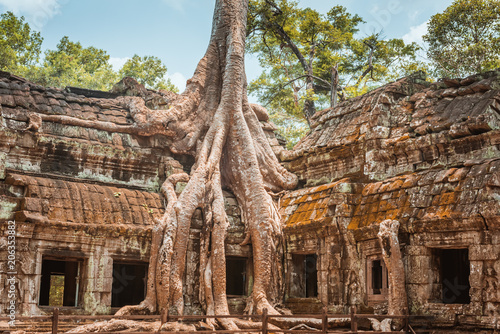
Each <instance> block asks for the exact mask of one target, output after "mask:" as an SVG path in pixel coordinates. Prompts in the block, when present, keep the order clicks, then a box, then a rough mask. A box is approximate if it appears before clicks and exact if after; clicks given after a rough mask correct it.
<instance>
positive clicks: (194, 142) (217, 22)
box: [36, 0, 297, 329]
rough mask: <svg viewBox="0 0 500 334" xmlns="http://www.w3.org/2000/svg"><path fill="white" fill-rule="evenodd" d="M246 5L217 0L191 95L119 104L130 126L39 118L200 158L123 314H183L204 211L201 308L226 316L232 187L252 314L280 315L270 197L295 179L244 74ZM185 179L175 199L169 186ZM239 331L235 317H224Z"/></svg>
mask: <svg viewBox="0 0 500 334" xmlns="http://www.w3.org/2000/svg"><path fill="white" fill-rule="evenodd" d="M247 10H248V3H247V0H217V1H216V3H215V12H214V18H213V27H212V34H211V38H210V42H209V45H208V49H207V51H206V54H205V56H204V57H203V58H202V59H201V61H200V62H199V64H198V66H197V68H196V70H195V73H194V75H193V77H192V78H191V79H190V80H189V81H188V83H187V86H186V90H185V91H184V92H183V93H182V94H180V95H179V96H178V98H177V99H175V100H174V101H173V102H172V103H171V104H170V105H169V106H168V108H167V109H164V110H151V109H149V108H147V107H146V105H145V102H144V99H142V98H140V97H132V96H123V97H120V98H119V99H120V100H121V101H122V103H123V105H124V107H126V108H128V109H129V110H130V115H131V117H132V119H133V120H134V123H132V124H131V125H124V126H121V125H117V124H114V123H106V122H99V121H89V120H81V119H76V118H72V117H68V116H64V115H43V114H40V115H39V116H38V117H39V119H38V120H36V121H38V122H39V121H42V122H43V121H46V120H49V121H52V122H65V123H66V124H73V125H79V126H86V127H92V128H97V129H101V130H104V131H109V132H116V131H119V132H125V133H131V134H136V135H141V136H152V135H155V134H163V135H164V136H166V137H168V138H169V143H168V145H169V148H170V150H171V151H172V152H174V153H176V154H187V155H191V156H193V157H194V159H195V163H194V166H193V167H192V169H191V173H190V175H187V174H183V173H181V174H173V175H170V176H169V177H168V178H167V179H166V181H165V183H164V184H163V186H162V190H163V193H164V194H165V197H166V200H167V203H168V204H167V206H166V210H165V214H164V215H163V217H162V218H161V219H159V220H158V221H157V225H156V227H155V229H154V231H153V237H152V247H151V257H150V263H149V272H148V285H147V294H146V298H145V300H144V301H143V302H142V303H141V304H140V305H136V306H127V307H124V308H123V309H121V310H120V312H119V314H125V313H131V312H155V311H158V310H164V309H169V308H171V307H173V308H174V309H176V311H177V312H178V313H180V314H182V313H183V310H184V300H183V294H182V287H183V278H184V271H185V267H186V250H187V243H188V239H189V237H188V236H189V228H190V224H191V217H192V216H193V214H194V212H195V210H196V209H197V208H201V209H202V211H203V216H204V224H205V229H206V230H207V231H211V233H209V234H208V235H207V239H206V240H205V241H204V246H203V247H202V251H201V252H200V253H201V259H200V280H201V287H200V289H201V290H203V294H202V300H201V301H202V303H204V304H205V306H206V313H208V314H229V310H228V305H227V299H226V265H225V255H224V254H225V250H224V240H225V235H226V229H227V227H228V218H227V216H226V212H225V210H224V202H223V197H222V196H223V195H222V188H229V189H230V190H231V191H232V192H233V193H234V194H235V196H236V199H237V201H238V203H239V205H240V206H241V208H242V215H243V216H244V221H245V224H246V231H247V237H246V241H245V242H247V243H251V244H252V252H253V257H252V259H253V268H254V281H253V288H252V293H251V296H250V298H249V301H248V302H249V305H248V306H249V309H253V311H254V312H262V311H263V309H264V308H266V309H268V311H269V312H270V313H277V311H276V310H275V308H274V307H273V303H274V302H276V298H277V294H278V292H277V285H278V280H279V276H280V275H279V273H278V271H277V270H278V268H279V267H280V266H279V261H278V258H277V254H278V251H277V247H278V244H277V243H278V242H279V240H280V239H281V233H282V231H281V221H280V217H279V214H278V211H277V209H276V207H275V205H274V203H273V200H272V198H271V195H270V192H278V191H281V190H283V189H291V188H293V187H295V186H296V184H297V178H296V176H295V175H293V174H291V173H289V172H287V171H286V170H285V169H284V168H283V167H282V166H281V165H280V163H279V161H278V159H277V158H276V156H275V155H274V153H273V151H272V150H271V147H270V145H269V143H268V140H267V139H266V136H265V134H264V132H263V130H262V127H261V124H260V122H259V120H258V118H257V116H256V113H259V114H261V115H262V113H263V112H264V111H263V110H262V107H259V106H255V105H251V104H250V103H249V102H248V99H247V95H246V78H245V72H244V55H245V33H246V17H247ZM178 181H184V182H187V185H186V187H185V189H184V190H183V191H182V193H181V194H180V195H179V196H178V197H177V196H176V194H175V192H174V191H173V186H174V185H175V183H176V182H178ZM219 321H220V322H221V323H222V325H223V326H224V327H225V328H229V329H235V328H237V325H236V324H235V322H234V321H233V320H228V319H225V320H224V319H220V320H219Z"/></svg>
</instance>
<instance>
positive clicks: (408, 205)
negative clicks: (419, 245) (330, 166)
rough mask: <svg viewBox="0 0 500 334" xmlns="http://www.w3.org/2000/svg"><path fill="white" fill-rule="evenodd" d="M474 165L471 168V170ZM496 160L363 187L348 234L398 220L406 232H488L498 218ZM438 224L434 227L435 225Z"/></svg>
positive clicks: (499, 192)
mask: <svg viewBox="0 0 500 334" xmlns="http://www.w3.org/2000/svg"><path fill="white" fill-rule="evenodd" d="M471 164H473V165H471ZM499 198H500V157H499V158H497V159H492V160H486V161H484V162H482V163H478V162H470V164H467V166H464V167H460V168H449V169H443V170H428V171H423V172H419V173H414V174H408V175H402V176H397V177H393V178H390V179H387V180H384V181H380V182H374V183H369V184H367V185H366V186H365V187H364V188H363V190H362V192H361V196H360V198H359V201H358V203H357V204H356V205H355V206H354V208H353V209H354V210H353V215H352V220H351V222H350V224H349V226H348V228H349V229H357V228H361V227H365V226H369V225H372V224H379V223H380V222H382V221H383V220H385V219H396V220H398V221H399V222H400V223H403V224H405V225H404V228H406V229H410V230H413V231H415V230H422V229H424V230H427V231H432V230H433V229H436V228H438V229H440V230H444V229H446V224H448V225H453V224H457V225H458V226H460V229H462V230H467V229H470V228H471V227H473V228H477V227H480V228H487V226H488V224H489V223H491V225H497V224H498V218H499V217H500V202H499V201H498V199H499ZM436 222H438V224H434V223H436Z"/></svg>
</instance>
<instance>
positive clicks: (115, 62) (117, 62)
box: [109, 57, 130, 71]
mask: <svg viewBox="0 0 500 334" xmlns="http://www.w3.org/2000/svg"><path fill="white" fill-rule="evenodd" d="M129 59H130V58H129V57H124V58H116V57H109V63H110V64H111V66H113V70H115V71H119V70H120V68H122V66H123V65H124V64H125V62H126V61H127V60H129Z"/></svg>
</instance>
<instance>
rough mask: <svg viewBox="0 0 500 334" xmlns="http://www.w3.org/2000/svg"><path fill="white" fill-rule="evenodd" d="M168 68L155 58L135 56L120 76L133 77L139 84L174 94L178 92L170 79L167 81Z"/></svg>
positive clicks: (124, 67)
mask: <svg viewBox="0 0 500 334" xmlns="http://www.w3.org/2000/svg"><path fill="white" fill-rule="evenodd" d="M166 73H167V68H166V67H165V65H163V63H162V61H161V60H160V59H159V58H157V57H154V56H144V57H139V56H138V55H134V56H133V57H132V58H131V59H129V60H127V62H126V63H125V64H124V65H123V67H122V68H121V69H120V72H119V76H120V77H121V78H123V77H132V78H134V79H136V80H137V81H138V82H140V83H141V84H143V85H144V86H146V87H147V88H152V89H157V90H159V89H165V90H170V91H172V92H176V93H177V92H178V91H179V89H177V87H175V86H174V85H173V84H172V82H171V81H170V79H168V80H165V74H166Z"/></svg>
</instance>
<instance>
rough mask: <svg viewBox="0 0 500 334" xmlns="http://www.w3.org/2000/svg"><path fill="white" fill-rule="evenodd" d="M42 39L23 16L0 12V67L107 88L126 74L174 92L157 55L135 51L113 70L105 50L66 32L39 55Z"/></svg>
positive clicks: (57, 83)
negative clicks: (72, 36) (0, 13)
mask: <svg viewBox="0 0 500 334" xmlns="http://www.w3.org/2000/svg"><path fill="white" fill-rule="evenodd" d="M42 41H43V38H42V37H41V35H40V33H39V32H34V31H32V30H31V28H30V26H29V24H28V23H27V22H24V17H20V18H18V17H16V16H15V15H14V14H13V13H12V12H7V13H4V14H2V15H1V20H0V69H1V70H4V71H10V72H13V73H16V74H18V75H21V76H24V77H26V78H27V79H28V80H31V81H33V82H36V83H38V84H41V85H44V86H54V87H61V88H62V87H66V86H75V87H81V88H88V89H96V90H109V89H111V87H112V86H113V85H114V84H115V83H116V82H118V81H119V80H120V78H122V77H124V76H130V77H133V78H134V79H136V80H137V81H139V82H140V83H142V84H144V85H145V86H146V87H147V88H152V89H157V90H158V89H165V90H170V91H173V92H178V89H177V87H175V85H173V84H172V83H171V82H170V80H168V79H165V75H166V73H167V67H166V66H165V65H164V64H163V63H162V61H161V59H159V58H157V57H154V56H143V57H141V56H138V55H137V54H136V55H134V56H133V57H132V58H130V59H128V60H127V61H126V62H125V64H124V65H123V67H122V68H121V69H120V70H118V71H115V70H114V69H113V67H112V66H111V64H110V62H109V60H110V56H109V54H108V53H107V52H106V51H105V50H103V49H99V48H96V47H94V46H88V47H84V46H82V45H81V43H80V42H74V41H71V40H70V39H69V37H68V36H64V37H63V38H61V40H60V42H59V44H57V46H56V49H55V50H46V51H45V53H44V57H43V58H42V59H40V55H41V46H42Z"/></svg>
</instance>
